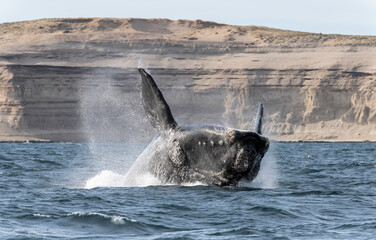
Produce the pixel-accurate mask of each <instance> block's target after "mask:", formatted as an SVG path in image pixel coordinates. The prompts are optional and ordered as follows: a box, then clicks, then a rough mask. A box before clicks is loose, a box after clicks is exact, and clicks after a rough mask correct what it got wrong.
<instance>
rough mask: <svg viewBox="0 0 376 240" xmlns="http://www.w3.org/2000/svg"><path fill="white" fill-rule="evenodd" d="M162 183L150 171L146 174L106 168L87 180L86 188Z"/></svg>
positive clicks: (141, 185)
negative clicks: (115, 171)
mask: <svg viewBox="0 0 376 240" xmlns="http://www.w3.org/2000/svg"><path fill="white" fill-rule="evenodd" d="M161 184H162V183H161V182H160V181H159V180H158V179H157V178H156V177H154V176H153V175H152V174H150V173H144V174H137V175H136V174H132V173H131V174H124V175H122V174H118V173H114V172H112V171H110V170H104V171H101V172H100V173H98V174H97V175H96V176H94V177H92V178H90V179H89V180H87V181H86V184H85V188H87V189H90V188H96V187H147V186H153V185H161Z"/></svg>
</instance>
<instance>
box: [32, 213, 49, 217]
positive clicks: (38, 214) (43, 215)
mask: <svg viewBox="0 0 376 240" xmlns="http://www.w3.org/2000/svg"><path fill="white" fill-rule="evenodd" d="M33 216H34V217H41V218H50V217H51V215H46V214H40V213H34V214H33Z"/></svg>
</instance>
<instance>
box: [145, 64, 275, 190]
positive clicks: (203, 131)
mask: <svg viewBox="0 0 376 240" xmlns="http://www.w3.org/2000/svg"><path fill="white" fill-rule="evenodd" d="M139 72H140V74H141V77H142V99H143V107H144V109H145V112H146V114H147V116H148V118H149V119H150V122H151V124H152V125H153V126H154V127H155V128H156V129H158V130H159V131H160V135H159V137H158V144H159V145H160V146H159V147H158V148H155V149H154V151H158V152H157V153H155V152H154V153H149V154H150V155H153V156H156V157H154V158H152V161H153V163H151V164H150V165H151V166H155V167H152V168H151V172H152V173H154V175H156V176H157V177H158V178H159V179H160V180H161V181H162V182H166V183H173V184H181V183H192V182H202V183H204V184H207V185H219V186H225V185H236V184H237V183H238V182H239V181H240V180H243V179H246V180H250V181H251V180H253V179H254V178H255V177H256V176H257V173H258V172H259V170H260V163H261V160H262V158H263V157H264V154H265V153H266V152H267V150H268V148H269V139H268V138H267V137H264V136H262V135H261V129H262V115H263V105H262V104H260V105H259V108H258V113H257V118H256V126H255V129H254V131H251V130H239V129H234V128H228V127H225V126H218V125H194V126H179V125H178V124H177V123H176V121H175V120H174V118H173V116H172V113H171V110H170V107H169V106H168V104H167V103H166V101H165V99H164V97H163V95H162V93H161V91H160V90H159V89H158V87H157V85H156V84H155V82H154V80H153V78H152V76H151V75H150V74H149V73H147V72H146V71H145V70H144V69H139Z"/></svg>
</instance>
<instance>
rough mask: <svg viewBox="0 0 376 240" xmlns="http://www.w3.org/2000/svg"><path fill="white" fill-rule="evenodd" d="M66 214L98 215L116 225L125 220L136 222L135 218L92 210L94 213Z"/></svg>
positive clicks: (123, 222)
mask: <svg viewBox="0 0 376 240" xmlns="http://www.w3.org/2000/svg"><path fill="white" fill-rule="evenodd" d="M67 216H78V217H85V216H99V217H102V218H104V219H109V220H111V222H112V223H114V224H118V225H122V224H125V222H126V221H129V222H137V220H135V219H131V218H127V217H122V216H109V215H107V214H104V213H97V212H94V213H85V212H73V213H69V214H67Z"/></svg>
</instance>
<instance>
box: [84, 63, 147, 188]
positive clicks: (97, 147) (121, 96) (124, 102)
mask: <svg viewBox="0 0 376 240" xmlns="http://www.w3.org/2000/svg"><path fill="white" fill-rule="evenodd" d="M113 76H114V73H113V72H111V70H106V71H105V72H103V70H101V72H94V73H93V74H91V75H90V77H88V78H87V79H86V80H87V81H84V84H83V86H81V92H80V113H81V128H82V130H83V132H84V133H85V136H86V139H87V140H88V142H89V145H88V146H89V154H91V156H92V157H91V161H90V162H87V163H86V164H87V165H88V166H90V169H92V170H93V172H94V173H96V174H95V176H94V177H92V176H93V175H94V174H90V175H91V178H90V179H89V180H87V181H86V183H85V187H87V188H92V187H122V186H128V185H130V184H128V183H126V182H125V181H126V178H125V173H126V172H127V171H128V170H129V169H130V167H131V166H132V164H133V162H134V161H135V160H136V159H137V156H138V155H140V153H141V152H142V150H143V148H144V146H145V145H144V144H141V145H140V146H139V147H136V148H135V147H134V144H132V148H131V147H130V145H127V144H124V143H126V142H134V141H137V142H140V141H142V140H145V139H148V138H149V136H153V135H154V130H153V129H151V127H149V126H150V124H149V123H146V121H147V120H146V116H145V115H144V112H143V108H142V104H141V98H140V94H139V91H129V89H126V88H127V85H125V86H122V84H119V82H118V81H116V80H114V79H113ZM114 142H118V143H120V142H122V144H117V143H114ZM86 174H87V175H89V174H88V173H86ZM88 178H89V176H87V178H86V179H88ZM145 184H146V183H145ZM81 186H82V184H81Z"/></svg>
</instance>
